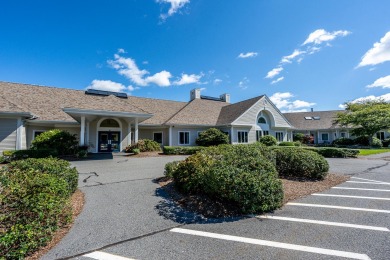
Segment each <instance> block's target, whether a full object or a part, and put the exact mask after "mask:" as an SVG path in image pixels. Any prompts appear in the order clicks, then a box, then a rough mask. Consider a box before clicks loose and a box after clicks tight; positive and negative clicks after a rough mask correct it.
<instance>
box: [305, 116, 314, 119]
mask: <svg viewBox="0 0 390 260" xmlns="http://www.w3.org/2000/svg"><path fill="white" fill-rule="evenodd" d="M305 120H313V118H312V117H311V116H305Z"/></svg>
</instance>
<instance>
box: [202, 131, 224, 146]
mask: <svg viewBox="0 0 390 260" xmlns="http://www.w3.org/2000/svg"><path fill="white" fill-rule="evenodd" d="M228 143H229V136H228V135H227V134H225V133H224V132H222V131H221V130H219V129H216V128H210V129H207V130H206V131H203V132H201V133H200V134H199V137H198V138H197V139H196V144H197V145H199V146H213V145H220V144H228Z"/></svg>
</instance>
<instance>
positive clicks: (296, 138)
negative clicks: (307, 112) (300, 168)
mask: <svg viewBox="0 0 390 260" xmlns="http://www.w3.org/2000/svg"><path fill="white" fill-rule="evenodd" d="M304 140H305V135H304V134H302V133H295V134H294V135H293V141H294V142H300V143H303V142H304Z"/></svg>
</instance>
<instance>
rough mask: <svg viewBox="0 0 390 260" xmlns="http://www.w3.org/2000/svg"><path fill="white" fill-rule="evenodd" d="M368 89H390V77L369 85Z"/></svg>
mask: <svg viewBox="0 0 390 260" xmlns="http://www.w3.org/2000/svg"><path fill="white" fill-rule="evenodd" d="M367 88H390V75H389V76H385V77H382V78H379V79H377V80H375V81H374V83H372V84H371V85H368V86H367Z"/></svg>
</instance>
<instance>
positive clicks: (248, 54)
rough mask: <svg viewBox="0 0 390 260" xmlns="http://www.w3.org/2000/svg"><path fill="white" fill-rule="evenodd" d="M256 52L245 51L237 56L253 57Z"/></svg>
mask: <svg viewBox="0 0 390 260" xmlns="http://www.w3.org/2000/svg"><path fill="white" fill-rule="evenodd" d="M257 54H258V53H257V52H247V53H240V54H239V55H238V57H237V58H242V59H245V58H253V57H256V56H257Z"/></svg>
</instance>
